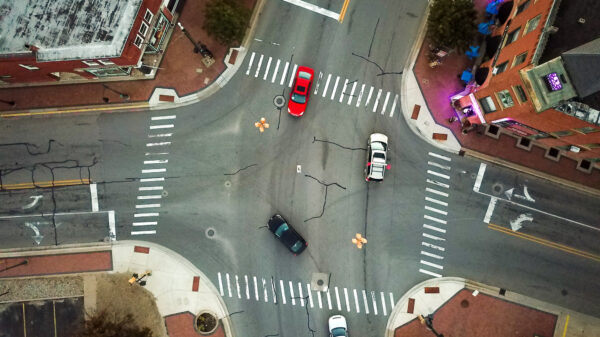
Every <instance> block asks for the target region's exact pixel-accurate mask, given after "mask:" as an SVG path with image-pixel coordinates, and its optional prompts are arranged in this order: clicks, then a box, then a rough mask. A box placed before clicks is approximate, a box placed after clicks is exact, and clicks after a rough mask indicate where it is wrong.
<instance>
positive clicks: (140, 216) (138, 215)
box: [133, 213, 159, 218]
mask: <svg viewBox="0 0 600 337" xmlns="http://www.w3.org/2000/svg"><path fill="white" fill-rule="evenodd" d="M158 214H159V213H135V214H134V215H133V217H134V218H146V217H151V216H158Z"/></svg>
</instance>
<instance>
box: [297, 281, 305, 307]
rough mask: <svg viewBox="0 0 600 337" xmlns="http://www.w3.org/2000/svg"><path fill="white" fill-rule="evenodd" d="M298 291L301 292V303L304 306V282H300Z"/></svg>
mask: <svg viewBox="0 0 600 337" xmlns="http://www.w3.org/2000/svg"><path fill="white" fill-rule="evenodd" d="M298 293H299V294H300V295H299V297H300V305H301V306H304V295H303V294H302V283H300V282H298Z"/></svg>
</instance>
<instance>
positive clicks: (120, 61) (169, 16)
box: [0, 0, 179, 88]
mask: <svg viewBox="0 0 600 337" xmlns="http://www.w3.org/2000/svg"><path fill="white" fill-rule="evenodd" d="M178 2H179V0H114V1H105V0H19V1H8V2H2V3H0V13H1V14H0V15H1V19H2V20H0V32H2V36H1V37H0V87H5V88H6V87H17V86H26V85H48V84H62V83H85V82H89V81H94V80H96V81H97V80H108V79H111V80H116V79H118V80H127V79H143V78H148V77H150V78H151V77H153V76H154V73H155V72H156V69H157V68H158V67H157V65H158V61H159V60H160V57H161V56H162V51H163V49H164V47H165V45H166V43H167V40H168V35H169V34H170V32H171V31H172V22H173V21H174V17H175V10H176V8H177V6H178Z"/></svg>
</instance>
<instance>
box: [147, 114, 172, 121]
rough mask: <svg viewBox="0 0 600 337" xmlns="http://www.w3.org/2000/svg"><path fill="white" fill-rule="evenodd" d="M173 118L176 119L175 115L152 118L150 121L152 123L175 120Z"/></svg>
mask: <svg viewBox="0 0 600 337" xmlns="http://www.w3.org/2000/svg"><path fill="white" fill-rule="evenodd" d="M175 118H177V116H176V115H169V116H154V117H152V118H150V119H151V120H153V121H160V120H163V119H175Z"/></svg>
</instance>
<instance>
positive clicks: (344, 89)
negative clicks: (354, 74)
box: [338, 79, 348, 103]
mask: <svg viewBox="0 0 600 337" xmlns="http://www.w3.org/2000/svg"><path fill="white" fill-rule="evenodd" d="M347 87H348V79H346V80H345V81H344V86H343V87H342V92H341V93H340V100H339V102H338V103H342V101H343V100H344V94H345V93H346V88H347Z"/></svg>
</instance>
